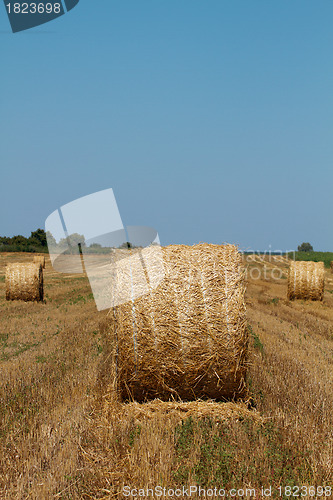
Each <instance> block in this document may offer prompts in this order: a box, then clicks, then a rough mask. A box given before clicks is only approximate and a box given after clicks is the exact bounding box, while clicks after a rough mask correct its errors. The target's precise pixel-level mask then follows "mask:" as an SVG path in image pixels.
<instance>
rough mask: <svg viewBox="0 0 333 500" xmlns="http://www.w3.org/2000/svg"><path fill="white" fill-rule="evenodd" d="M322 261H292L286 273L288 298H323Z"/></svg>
mask: <svg viewBox="0 0 333 500" xmlns="http://www.w3.org/2000/svg"><path fill="white" fill-rule="evenodd" d="M323 296H324V263H323V262H311V261H292V262H291V263H290V266H289V273H288V299H289V300H293V299H307V300H323Z"/></svg>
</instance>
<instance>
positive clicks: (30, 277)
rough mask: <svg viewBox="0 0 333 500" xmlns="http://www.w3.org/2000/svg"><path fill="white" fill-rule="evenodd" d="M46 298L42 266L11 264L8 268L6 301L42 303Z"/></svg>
mask: <svg viewBox="0 0 333 500" xmlns="http://www.w3.org/2000/svg"><path fill="white" fill-rule="evenodd" d="M43 298H44V289H43V269H42V266H41V264H34V263H32V264H9V265H8V266H7V268H6V300H24V301H26V302H28V301H37V302H40V301H42V300H43Z"/></svg>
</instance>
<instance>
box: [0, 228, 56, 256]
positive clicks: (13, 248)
mask: <svg viewBox="0 0 333 500" xmlns="http://www.w3.org/2000/svg"><path fill="white" fill-rule="evenodd" d="M0 252H31V253H43V252H45V253H46V252H47V242H46V233H45V231H44V230H43V229H37V231H32V233H31V235H30V236H29V238H26V237H25V236H22V235H21V234H19V235H17V236H13V237H11V238H9V237H8V236H2V237H0Z"/></svg>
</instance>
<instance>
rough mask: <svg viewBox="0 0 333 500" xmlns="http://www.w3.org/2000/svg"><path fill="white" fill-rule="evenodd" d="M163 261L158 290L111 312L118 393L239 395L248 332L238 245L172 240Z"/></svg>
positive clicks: (126, 396)
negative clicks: (175, 243)
mask: <svg viewBox="0 0 333 500" xmlns="http://www.w3.org/2000/svg"><path fill="white" fill-rule="evenodd" d="M163 264H164V272H165V275H164V279H163V281H162V282H161V283H160V284H159V285H158V286H157V287H156V288H152V289H150V291H149V293H148V294H146V295H144V296H142V297H139V298H136V299H135V300H132V301H131V302H127V303H125V304H121V305H118V306H116V307H114V308H113V309H111V310H110V313H109V316H108V321H109V329H108V332H109V337H110V341H111V342H112V345H113V346H114V349H115V361H116V391H117V393H118V394H119V395H120V397H121V399H122V400H136V401H139V402H143V401H147V400H151V399H155V398H160V399H161V400H170V399H177V400H183V401H186V400H195V399H198V398H202V399H207V398H211V399H217V400H223V399H225V398H235V397H240V396H241V395H243V394H244V392H245V389H246V386H245V375H246V369H247V348H248V334H247V329H246V315H245V303H244V292H245V284H244V273H243V271H242V268H241V257H240V254H239V253H238V250H237V247H235V246H233V245H210V244H199V245H194V246H193V247H190V246H186V245H170V246H168V247H165V248H163Z"/></svg>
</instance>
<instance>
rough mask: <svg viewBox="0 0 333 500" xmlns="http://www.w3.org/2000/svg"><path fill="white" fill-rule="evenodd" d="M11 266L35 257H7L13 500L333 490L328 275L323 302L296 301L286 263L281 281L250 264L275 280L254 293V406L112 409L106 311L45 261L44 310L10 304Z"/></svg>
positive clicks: (4, 395)
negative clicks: (165, 491)
mask: <svg viewBox="0 0 333 500" xmlns="http://www.w3.org/2000/svg"><path fill="white" fill-rule="evenodd" d="M11 260H12V261H14V260H15V261H16V260H20V261H22V262H24V261H26V262H28V261H29V260H31V256H30V255H27V254H24V255H23V254H22V255H20V256H17V255H15V254H14V255H8V254H7V255H6V254H0V307H1V312H2V314H1V333H0V358H1V375H2V376H1V380H0V498H1V500H16V499H20V500H21V499H22V500H23V499H29V500H30V499H36V500H37V499H38V500H44V499H68V500H69V499H82V500H83V499H84V500H88V499H98V498H104V499H111V498H123V495H122V488H123V486H124V485H131V487H133V488H134V487H139V486H143V487H147V486H155V485H162V486H165V487H167V486H169V487H175V485H184V486H187V485H190V484H192V485H193V484H197V485H199V484H200V485H202V486H203V487H208V486H209V485H210V486H223V487H224V488H226V489H228V488H232V487H238V488H241V487H244V488H245V487H251V488H255V489H256V491H257V498H258V497H260V494H259V489H260V488H261V485H264V486H266V485H269V484H271V485H272V487H273V489H274V488H275V494H273V495H272V498H281V497H279V496H278V495H277V494H276V488H277V486H279V485H287V484H290V485H294V484H298V485H302V484H303V485H312V484H314V485H323V484H324V485H325V484H330V483H331V482H332V465H333V464H332V456H333V453H332V447H333V437H332V429H333V381H332V348H333V279H332V277H331V274H330V272H329V270H328V271H327V272H326V289H325V295H324V299H323V301H322V302H309V301H302V300H298V301H293V302H289V301H288V300H287V299H286V288H287V280H286V279H285V278H286V272H287V263H285V262H277V263H276V265H277V266H279V269H280V271H281V273H280V274H281V277H280V278H279V279H274V280H273V279H272V272H273V267H272V262H268V261H267V262H266V261H265V260H264V259H263V260H261V261H259V262H254V261H252V262H249V270H251V269H253V268H254V266H257V267H258V266H259V267H260V268H261V270H262V271H264V270H265V271H266V272H265V274H263V276H264V277H263V279H259V280H254V279H250V278H249V284H248V289H247V293H246V301H247V314H248V319H249V334H250V339H251V342H250V359H251V367H250V369H249V373H248V384H249V387H250V395H251V398H250V397H249V399H248V401H246V402H241V401H238V402H226V403H213V402H205V403H202V402H201V403H200V402H197V403H195V404H193V403H176V402H174V403H161V402H158V401H155V402H151V403H148V404H147V405H139V404H138V403H134V402H133V403H129V404H126V405H124V404H119V403H117V402H116V401H112V399H110V398H111V396H112V394H111V393H110V391H109V389H110V384H111V383H112V370H110V365H109V356H110V346H109V345H108V342H107V341H106V340H107V339H106V332H105V318H106V314H105V313H104V312H102V313H97V312H96V309H95V305H94V301H93V299H92V296H91V293H90V290H89V286H88V281H87V279H86V278H85V277H84V276H83V275H72V276H70V275H69V276H66V275H60V274H57V273H55V272H54V271H53V270H52V269H51V267H50V264H49V261H48V260H47V263H46V269H45V292H46V303H45V304H39V303H23V302H6V301H5V283H4V270H5V265H6V264H7V263H9V262H10V261H11ZM249 270H248V271H249ZM273 275H274V273H273ZM275 275H277V273H275ZM248 276H250V273H249V272H248ZM192 498H198V497H196V496H192ZM308 498H310V497H308ZM326 498H329V497H326Z"/></svg>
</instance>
